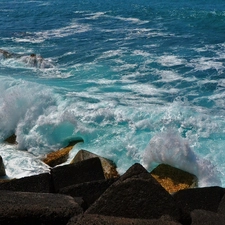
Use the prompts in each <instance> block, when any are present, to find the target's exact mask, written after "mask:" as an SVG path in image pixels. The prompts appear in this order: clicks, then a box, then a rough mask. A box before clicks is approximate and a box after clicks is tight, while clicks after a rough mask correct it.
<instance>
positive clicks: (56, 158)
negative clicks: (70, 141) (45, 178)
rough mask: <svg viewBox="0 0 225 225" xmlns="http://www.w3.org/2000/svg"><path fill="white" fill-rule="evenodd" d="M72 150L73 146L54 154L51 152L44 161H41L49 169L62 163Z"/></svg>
mask: <svg viewBox="0 0 225 225" xmlns="http://www.w3.org/2000/svg"><path fill="white" fill-rule="evenodd" d="M72 148H73V146H69V147H65V148H62V149H60V150H58V151H56V152H51V153H49V154H48V155H47V156H46V158H45V159H43V162H44V163H46V164H47V165H49V166H51V167H54V166H56V165H59V164H61V163H64V162H66V160H67V159H68V154H69V152H70V151H71V149H72Z"/></svg>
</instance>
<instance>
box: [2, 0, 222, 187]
mask: <svg viewBox="0 0 225 225" xmlns="http://www.w3.org/2000/svg"><path fill="white" fill-rule="evenodd" d="M224 37H225V4H224V2H223V1H219V0H218V1H211V0H206V1H200V0H197V1H196V0H195V1H183V0H181V1H175V0H173V1H169V0H166V1H163V2H160V1H155V0H153V1H146V0H138V1H137V0H129V1H128V0H123V1H119V0H115V1H108V0H104V1H103V0H82V1H81V0H77V1H72V0H68V1H66V2H65V1H62V0H55V1H50V0H38V1H25V0H17V1H12V0H10V1H5V0H2V1H1V2H0V49H3V50H5V51H7V52H9V53H10V57H5V56H4V54H3V53H0V91H1V97H0V128H1V130H0V141H1V145H0V155H1V156H2V157H3V160H4V162H5V165H6V172H7V175H8V176H10V177H21V176H25V175H32V174H36V173H40V172H43V171H46V170H48V168H47V167H46V166H44V165H43V164H42V163H41V162H40V159H39V158H40V157H42V156H43V155H44V154H46V153H48V152H51V151H54V150H57V149H58V148H61V147H63V146H65V145H66V144H67V143H68V142H69V141H70V140H73V139H80V138H82V139H83V140H84V143H83V144H78V145H76V146H75V147H74V149H73V151H72V152H71V156H70V158H72V157H73V156H74V155H75V154H76V152H77V151H78V150H79V149H81V148H83V149H87V150H89V151H92V152H94V153H97V154H100V155H102V156H104V157H107V158H110V159H112V160H114V161H115V163H116V164H117V166H118V170H119V172H120V173H123V172H124V171H125V170H126V169H128V168H129V167H130V166H131V165H132V164H133V163H134V162H139V163H141V164H142V165H143V166H145V167H146V168H147V169H148V170H149V171H150V170H151V169H152V168H154V166H155V165H156V163H162V162H163V163H167V164H170V165H173V166H177V167H178V168H181V169H185V170H187V171H189V172H192V173H194V174H196V175H197V176H198V177H199V179H200V182H199V185H200V186H209V185H220V186H224V185H225V179H224V176H223V174H224V173H225V150H224V149H225V134H224V130H225V121H224V117H225V102H224V97H225V79H224V75H225V73H224V72H225V41H224V40H225V39H224ZM33 53H34V54H36V55H37V57H39V58H38V60H39V61H38V62H37V63H33V61H32V60H31V59H30V55H31V54H33ZM40 56H41V57H43V59H42V58H40ZM13 133H15V134H16V135H17V142H18V146H17V147H15V146H10V145H6V144H5V143H4V139H5V138H7V137H8V136H10V135H11V134H13Z"/></svg>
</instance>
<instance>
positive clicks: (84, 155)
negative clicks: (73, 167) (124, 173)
mask: <svg viewBox="0 0 225 225" xmlns="http://www.w3.org/2000/svg"><path fill="white" fill-rule="evenodd" d="M91 158H99V159H100V161H101V164H102V168H103V172H104V175H105V178H106V179H110V178H116V177H119V174H118V172H117V170H116V165H115V163H113V161H111V160H109V159H106V158H103V157H101V156H99V155H96V154H94V153H92V152H89V151H87V150H83V149H82V150H80V151H79V152H78V153H77V154H76V155H75V157H74V158H73V160H72V161H71V164H72V163H77V162H80V161H83V160H86V159H91Z"/></svg>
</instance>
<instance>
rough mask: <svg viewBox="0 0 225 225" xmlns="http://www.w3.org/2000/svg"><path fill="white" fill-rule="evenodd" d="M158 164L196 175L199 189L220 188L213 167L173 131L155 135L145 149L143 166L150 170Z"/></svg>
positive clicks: (216, 173) (219, 182)
mask: <svg viewBox="0 0 225 225" xmlns="http://www.w3.org/2000/svg"><path fill="white" fill-rule="evenodd" d="M158 163H164V164H168V165H170V166H174V167H176V168H179V169H182V170H184V171H187V172H189V173H192V174H194V175H196V176H197V178H198V186H199V187H205V186H221V181H220V179H219V178H218V172H217V171H216V168H215V166H214V165H213V164H211V162H210V161H209V160H207V159H203V158H201V157H200V156H199V155H197V154H196V153H195V152H194V151H193V150H192V149H191V148H190V146H189V144H188V142H187V140H185V139H183V138H181V137H180V135H179V134H178V133H177V132H175V131H173V130H169V131H166V132H162V133H159V134H156V135H155V136H154V137H153V138H152V139H151V140H150V142H149V144H148V146H147V147H146V149H145V152H144V155H143V165H144V166H145V167H146V168H147V169H148V170H150V169H152V168H154V167H155V166H156V164H158Z"/></svg>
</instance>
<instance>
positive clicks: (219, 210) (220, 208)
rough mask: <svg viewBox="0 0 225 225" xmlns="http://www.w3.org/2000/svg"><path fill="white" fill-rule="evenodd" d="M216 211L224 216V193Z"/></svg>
mask: <svg viewBox="0 0 225 225" xmlns="http://www.w3.org/2000/svg"><path fill="white" fill-rule="evenodd" d="M218 213H221V214H223V215H224V216H225V195H224V196H223V198H222V199H221V201H220V204H219V207H218Z"/></svg>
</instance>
